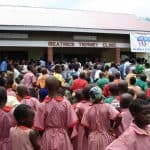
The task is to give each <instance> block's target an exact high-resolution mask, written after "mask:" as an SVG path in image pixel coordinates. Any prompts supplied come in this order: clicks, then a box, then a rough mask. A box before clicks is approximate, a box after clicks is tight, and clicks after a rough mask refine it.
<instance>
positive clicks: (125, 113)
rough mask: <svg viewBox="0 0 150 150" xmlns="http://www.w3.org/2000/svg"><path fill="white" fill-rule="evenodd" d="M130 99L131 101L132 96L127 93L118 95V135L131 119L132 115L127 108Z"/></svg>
mask: <svg viewBox="0 0 150 150" xmlns="http://www.w3.org/2000/svg"><path fill="white" fill-rule="evenodd" d="M132 101H133V97H132V96H131V95H130V94H128V93H125V94H122V95H121V97H120V109H121V113H120V116H121V118H122V120H121V124H120V125H119V127H118V135H121V134H122V133H123V132H124V131H125V130H126V129H127V128H128V127H129V125H130V124H131V122H132V121H133V118H132V115H131V113H130V112H129V109H128V107H129V104H130V103H131V102H132Z"/></svg>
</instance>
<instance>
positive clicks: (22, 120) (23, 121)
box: [14, 104, 34, 128]
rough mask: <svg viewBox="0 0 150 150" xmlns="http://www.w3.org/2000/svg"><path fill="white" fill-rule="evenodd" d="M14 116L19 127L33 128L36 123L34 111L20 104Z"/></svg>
mask: <svg viewBox="0 0 150 150" xmlns="http://www.w3.org/2000/svg"><path fill="white" fill-rule="evenodd" d="M14 116H15V119H16V121H17V124H18V125H21V126H26V127H29V128H31V127H32V126H33V122H34V111H33V110H32V109H31V107H30V106H28V105H25V104H20V105H19V106H17V107H16V108H15V110H14Z"/></svg>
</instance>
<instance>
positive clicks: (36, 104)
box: [0, 71, 150, 150]
mask: <svg viewBox="0 0 150 150" xmlns="http://www.w3.org/2000/svg"><path fill="white" fill-rule="evenodd" d="M43 72H44V71H43ZM44 74H45V73H44ZM82 74H83V73H81V75H82ZM58 77H59V75H58V74H54V75H49V76H48V77H46V78H45V81H44V86H43V88H45V87H46V89H47V93H48V94H47V96H46V97H45V98H44V100H43V102H40V101H39V100H38V99H37V98H35V97H32V96H31V95H30V92H29V89H28V88H27V87H25V86H23V85H18V86H17V88H16V91H15V92H14V91H12V90H11V89H10V86H8V85H11V82H10V83H9V82H7V86H6V87H5V88H4V87H2V86H1V87H0V150H149V147H150V126H149V124H150V104H149V101H148V99H147V98H146V95H145V93H144V94H143V93H142V91H139V92H135V88H134V82H135V79H134V78H131V83H133V85H132V88H131V86H130V88H128V87H129V86H128V84H127V82H125V81H124V80H120V79H116V80H114V79H112V78H113V77H112V75H110V76H109V78H110V80H109V82H110V81H113V82H110V83H108V82H107V83H106V84H105V85H103V86H102V88H100V87H99V86H98V85H94V86H88V85H87V84H86V86H85V87H83V88H79V89H76V90H74V94H75V98H76V100H77V101H76V103H75V104H71V103H70V101H69V100H68V99H67V97H66V95H65V93H64V88H63V87H62V85H63V84H60V82H59V80H58V79H57V78H58ZM80 80H82V83H83V80H84V79H82V78H81V79H80ZM8 81H9V80H8ZM78 81H79V80H77V81H76V83H77V84H76V87H78V86H79V84H78V83H79V82H78ZM80 83H81V81H80ZM99 84H100V85H101V82H100V81H99ZM84 85H85V84H84ZM104 95H105V97H107V98H105V97H104ZM8 97H9V101H10V102H15V104H14V103H9V105H8ZM12 97H15V98H16V99H17V102H16V101H15V100H14V99H13V100H12ZM10 98H11V100H10Z"/></svg>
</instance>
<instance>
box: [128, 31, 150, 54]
mask: <svg viewBox="0 0 150 150" xmlns="http://www.w3.org/2000/svg"><path fill="white" fill-rule="evenodd" d="M130 44H131V52H150V34H146V33H143V34H139V33H130Z"/></svg>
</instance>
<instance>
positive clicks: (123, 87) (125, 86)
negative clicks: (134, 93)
mask: <svg viewBox="0 0 150 150" xmlns="http://www.w3.org/2000/svg"><path fill="white" fill-rule="evenodd" d="M118 88H119V92H120V94H123V93H127V92H128V83H127V82H126V81H121V82H120V83H119V84H118Z"/></svg>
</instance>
